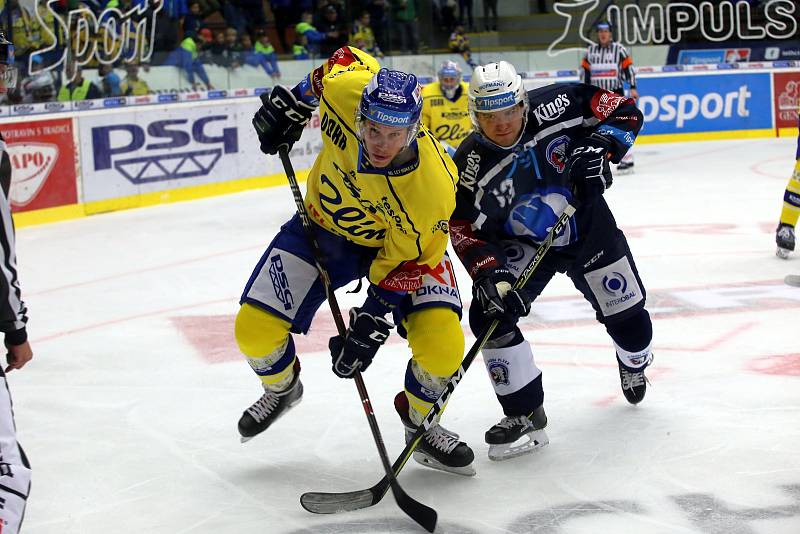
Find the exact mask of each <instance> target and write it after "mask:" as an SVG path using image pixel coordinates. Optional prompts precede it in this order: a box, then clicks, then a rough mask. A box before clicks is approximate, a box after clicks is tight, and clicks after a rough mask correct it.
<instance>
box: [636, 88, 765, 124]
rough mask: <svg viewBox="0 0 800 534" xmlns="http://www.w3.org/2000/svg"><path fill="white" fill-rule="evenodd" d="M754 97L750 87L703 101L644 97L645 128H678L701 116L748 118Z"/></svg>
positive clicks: (671, 96)
mask: <svg viewBox="0 0 800 534" xmlns="http://www.w3.org/2000/svg"><path fill="white" fill-rule="evenodd" d="M751 96H753V95H752V93H751V92H750V91H749V90H748V88H747V86H746V85H742V86H740V87H739V90H738V91H731V92H728V93H725V94H721V93H714V92H709V93H706V94H704V95H703V96H702V97H700V96H698V95H693V94H691V93H689V94H666V95H663V96H661V97H659V98H656V97H654V96H643V97H640V98H639V108H640V109H641V110H642V113H643V114H644V120H645V124H646V123H647V122H649V121H654V120H659V121H662V122H674V123H675V126H676V127H678V128H683V127H684V125H685V124H686V123H687V122H689V121H691V120H693V119H695V118H696V117H697V116H698V115H699V116H701V117H703V118H704V119H717V118H719V117H724V118H732V117H733V116H734V113H735V114H736V116H737V117H748V116H749V115H750V112H749V110H748V108H747V99H748V98H750V97H751Z"/></svg>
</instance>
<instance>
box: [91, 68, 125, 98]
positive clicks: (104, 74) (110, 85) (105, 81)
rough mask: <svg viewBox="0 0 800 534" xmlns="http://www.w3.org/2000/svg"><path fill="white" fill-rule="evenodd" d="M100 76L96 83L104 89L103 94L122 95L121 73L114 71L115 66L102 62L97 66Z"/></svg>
mask: <svg viewBox="0 0 800 534" xmlns="http://www.w3.org/2000/svg"><path fill="white" fill-rule="evenodd" d="M97 75H98V76H99V78H98V80H97V81H96V82H95V84H96V85H97V86H98V87H99V88H100V89H101V90H102V91H103V96H122V89H121V88H120V79H119V75H118V74H117V73H116V72H114V66H113V65H109V64H108V63H101V64H100V66H99V67H98V68H97Z"/></svg>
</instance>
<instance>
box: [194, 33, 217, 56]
mask: <svg viewBox="0 0 800 534" xmlns="http://www.w3.org/2000/svg"><path fill="white" fill-rule="evenodd" d="M199 33H200V44H199V45H198V47H199V48H198V49H197V57H198V59H199V60H200V62H201V63H203V64H204V65H210V64H213V63H214V58H213V55H212V53H211V47H212V46H213V45H214V34H213V33H212V32H211V30H209V29H208V28H203V29H201V30H200V32H199Z"/></svg>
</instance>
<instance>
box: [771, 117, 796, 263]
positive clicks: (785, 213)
mask: <svg viewBox="0 0 800 534" xmlns="http://www.w3.org/2000/svg"><path fill="white" fill-rule="evenodd" d="M797 111H798V116H797V118H798V127H800V109H798V110H797ZM795 159H796V161H795V164H794V172H792V176H791V177H790V178H789V183H788V184H787V185H786V191H785V192H784V193H783V209H781V220H780V222H779V223H778V229H777V230H776V232H775V242H776V243H777V245H778V250H777V251H776V253H777V255H778V257H779V258H784V259H786V258H788V257H789V253H790V252H792V251H793V250H794V227H795V226H796V225H797V218H798V216H800V134H798V136H797V153H796V154H795Z"/></svg>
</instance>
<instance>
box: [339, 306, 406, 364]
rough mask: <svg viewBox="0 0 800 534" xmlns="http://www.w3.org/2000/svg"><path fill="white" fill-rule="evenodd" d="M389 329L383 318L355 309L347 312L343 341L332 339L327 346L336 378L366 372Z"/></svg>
mask: <svg viewBox="0 0 800 534" xmlns="http://www.w3.org/2000/svg"><path fill="white" fill-rule="evenodd" d="M393 327H394V325H393V324H392V323H390V322H389V321H387V320H386V319H384V318H383V317H380V316H376V315H370V314H369V313H366V312H362V311H361V310H360V309H359V308H351V309H350V327H349V328H348V329H347V335H346V337H345V338H342V336H334V337H332V338H331V339H330V341H329V342H328V348H329V349H330V351H331V358H332V359H333V372H334V373H335V374H336V376H338V377H340V378H353V374H354V373H355V372H356V371H361V372H364V371H366V369H367V367H369V364H371V363H372V358H374V357H375V354H376V353H377V352H378V349H379V348H381V345H383V344H384V343H385V342H386V339H387V338H388V337H389V332H390V331H391V329H392V328H393Z"/></svg>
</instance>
